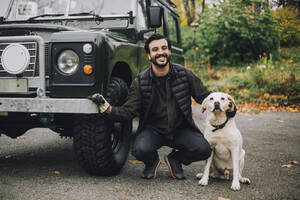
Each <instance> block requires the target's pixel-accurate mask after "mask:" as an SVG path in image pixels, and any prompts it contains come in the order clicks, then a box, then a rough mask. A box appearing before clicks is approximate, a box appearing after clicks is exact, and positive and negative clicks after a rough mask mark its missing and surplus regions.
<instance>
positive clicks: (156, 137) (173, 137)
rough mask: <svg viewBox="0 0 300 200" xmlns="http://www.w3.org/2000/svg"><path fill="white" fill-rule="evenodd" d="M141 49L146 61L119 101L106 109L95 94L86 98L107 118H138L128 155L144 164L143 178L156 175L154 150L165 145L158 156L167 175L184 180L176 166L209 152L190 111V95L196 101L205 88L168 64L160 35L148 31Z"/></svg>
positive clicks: (167, 49)
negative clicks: (168, 149)
mask: <svg viewBox="0 0 300 200" xmlns="http://www.w3.org/2000/svg"><path fill="white" fill-rule="evenodd" d="M145 50H146V52H147V54H148V57H149V60H150V61H151V62H152V64H151V66H150V67H149V68H147V69H146V70H145V71H143V72H141V73H140V74H139V75H138V77H137V78H136V79H135V80H134V81H133V82H132V85H131V87H130V91H129V94H128V97H127V101H126V102H125V103H124V105H122V106H120V107H112V106H110V105H109V104H108V103H107V102H106V101H105V99H104V98H103V96H102V95H100V94H94V95H93V96H92V100H93V101H94V102H95V103H97V104H98V105H99V109H100V112H102V113H106V114H107V115H108V116H109V117H110V118H111V119H114V120H128V119H132V118H134V117H135V116H139V117H140V122H139V127H138V130H137V133H138V135H137V137H136V139H135V141H134V143H133V149H132V155H133V156H135V157H136V159H137V160H140V161H143V162H144V164H145V169H144V171H143V174H142V177H143V178H146V179H155V178H156V177H157V170H158V167H159V166H160V164H161V161H160V159H159V156H158V153H157V149H159V148H160V147H162V146H169V147H171V148H173V151H172V152H171V153H170V154H169V155H168V156H165V157H164V160H165V162H166V164H167V165H168V167H169V170H170V176H171V177H172V178H174V179H175V178H176V179H184V178H185V176H184V173H183V169H182V164H184V165H189V164H190V163H192V162H195V161H199V160H206V159H207V158H208V157H209V156H210V153H211V149H210V146H209V144H208V142H207V141H206V140H205V138H204V137H203V135H202V133H201V132H200V130H199V129H198V127H197V126H196V125H195V123H194V121H193V119H192V111H191V96H192V97H193V98H194V99H195V100H196V101H197V102H198V103H201V102H202V101H203V99H204V98H205V97H206V96H208V95H209V93H210V92H209V91H208V90H207V88H206V87H205V86H204V85H203V84H202V82H201V80H200V79H199V78H198V77H197V76H196V75H194V74H193V73H192V72H191V71H189V70H187V69H185V68H184V67H182V66H180V65H177V64H173V63H170V57H171V43H170V41H169V40H168V39H167V38H165V37H164V36H162V35H160V34H153V35H152V36H151V37H150V38H149V39H148V40H147V41H146V43H145Z"/></svg>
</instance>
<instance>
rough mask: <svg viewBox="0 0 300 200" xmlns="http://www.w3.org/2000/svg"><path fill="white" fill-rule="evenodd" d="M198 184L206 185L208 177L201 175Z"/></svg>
mask: <svg viewBox="0 0 300 200" xmlns="http://www.w3.org/2000/svg"><path fill="white" fill-rule="evenodd" d="M198 184H199V185H202V186H206V185H208V179H207V178H203V177H202V178H201V180H200V181H199V182H198Z"/></svg>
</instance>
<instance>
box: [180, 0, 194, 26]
mask: <svg viewBox="0 0 300 200" xmlns="http://www.w3.org/2000/svg"><path fill="white" fill-rule="evenodd" d="M183 7H184V12H185V16H186V20H187V24H188V25H191V23H192V22H193V21H195V10H196V3H195V0H183Z"/></svg>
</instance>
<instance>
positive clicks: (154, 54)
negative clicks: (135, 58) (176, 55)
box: [148, 39, 171, 68]
mask: <svg viewBox="0 0 300 200" xmlns="http://www.w3.org/2000/svg"><path fill="white" fill-rule="evenodd" d="M149 50H150V52H149V53H148V57H149V60H150V61H151V62H152V63H153V64H154V65H156V66H157V67H160V68H164V67H165V66H166V65H167V64H168V63H169V62H170V58H171V51H170V49H169V48H168V42H167V40H165V39H160V40H153V41H152V42H150V44H149Z"/></svg>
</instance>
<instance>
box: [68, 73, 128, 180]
mask: <svg viewBox="0 0 300 200" xmlns="http://www.w3.org/2000/svg"><path fill="white" fill-rule="evenodd" d="M127 94H128V87H127V84H126V83H125V82H124V81H123V80H122V79H120V78H117V77H113V78H112V79H111V81H110V83H109V85H108V88H107V93H106V95H105V97H106V100H107V101H108V102H109V103H110V104H111V105H114V106H119V105H122V104H123V103H124V101H125V99H126V97H127ZM75 124H76V125H75V128H74V151H75V154H76V155H77V158H78V160H79V164H80V165H81V167H82V168H83V169H85V170H86V171H87V172H88V173H90V174H93V175H101V176H112V175H115V174H118V173H119V172H120V170H121V169H122V167H123V166H124V164H125V162H126V160H127V157H128V153H129V149H130V135H131V131H132V121H125V122H114V121H111V120H109V119H107V118H105V117H104V116H102V115H100V114H97V115H84V116H81V117H79V118H78V119H77V121H76V123H75Z"/></svg>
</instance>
